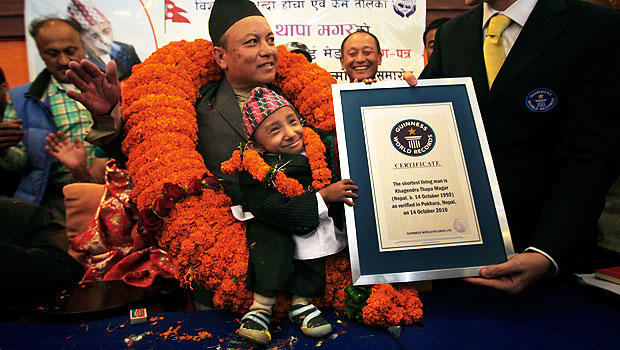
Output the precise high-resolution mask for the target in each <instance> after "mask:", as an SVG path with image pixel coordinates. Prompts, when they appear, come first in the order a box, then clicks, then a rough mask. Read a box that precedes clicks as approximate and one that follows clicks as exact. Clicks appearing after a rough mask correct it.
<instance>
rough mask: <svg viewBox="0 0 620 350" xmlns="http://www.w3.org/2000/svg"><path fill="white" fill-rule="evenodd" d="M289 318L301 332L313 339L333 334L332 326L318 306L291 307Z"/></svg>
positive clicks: (299, 305)
mask: <svg viewBox="0 0 620 350" xmlns="http://www.w3.org/2000/svg"><path fill="white" fill-rule="evenodd" d="M288 315H289V317H290V319H291V321H292V322H293V323H295V324H296V325H297V326H299V328H301V332H302V333H303V334H305V335H307V336H309V337H312V338H319V337H322V336H324V335H327V334H329V333H331V332H332V325H331V324H329V322H327V320H325V319H324V318H323V316H321V311H319V309H317V308H316V306H314V305H312V304H309V305H301V304H298V305H291V310H290V312H289V314H288Z"/></svg>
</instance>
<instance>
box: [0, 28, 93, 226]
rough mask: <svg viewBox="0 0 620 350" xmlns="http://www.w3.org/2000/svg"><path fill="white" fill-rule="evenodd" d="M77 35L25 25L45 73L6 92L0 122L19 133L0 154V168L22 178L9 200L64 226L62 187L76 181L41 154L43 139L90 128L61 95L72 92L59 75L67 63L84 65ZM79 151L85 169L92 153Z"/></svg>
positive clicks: (75, 30)
mask: <svg viewBox="0 0 620 350" xmlns="http://www.w3.org/2000/svg"><path fill="white" fill-rule="evenodd" d="M80 30H81V29H80V26H79V24H77V23H76V22H73V21H70V20H65V19H61V18H48V19H44V20H37V21H34V22H33V23H32V24H31V25H30V35H32V37H33V38H34V40H35V42H36V44H37V48H38V50H39V55H40V56H41V58H42V59H43V61H44V62H45V66H46V68H45V69H44V70H43V71H42V72H41V73H40V74H39V75H38V76H37V78H36V79H35V80H34V81H33V82H31V83H28V84H24V85H20V86H18V87H16V88H14V89H11V90H10V91H9V95H10V97H11V102H10V103H9V105H8V106H7V109H6V111H5V116H4V122H5V123H13V124H15V125H17V126H18V127H17V128H14V129H13V130H15V129H17V130H15V132H19V129H20V128H23V132H21V133H19V134H17V133H16V134H14V135H12V137H13V138H15V136H16V135H17V136H19V143H17V144H14V145H13V146H11V147H4V148H3V149H1V150H0V151H1V152H2V154H1V155H0V167H1V168H3V169H5V170H9V171H13V172H17V173H19V174H21V175H22V179H21V182H20V184H19V186H18V188H17V190H16V191H15V194H14V195H13V197H15V198H17V199H21V200H25V201H29V202H32V203H35V204H40V205H41V206H43V207H44V208H46V209H47V210H48V212H49V213H50V214H51V215H52V219H53V220H57V221H60V222H64V221H65V212H64V201H63V196H62V187H63V186H64V185H66V184H68V183H70V182H72V181H73V180H79V179H72V178H71V174H70V172H69V170H68V169H67V168H66V167H65V166H64V165H62V164H61V163H60V162H58V161H56V160H54V159H53V157H52V156H50V155H49V154H48V153H47V152H46V150H45V145H46V144H47V142H46V140H45V137H46V136H48V134H49V133H56V132H57V131H62V132H63V133H64V134H65V135H67V137H69V138H70V139H73V137H74V136H77V137H78V138H83V136H84V134H85V133H86V128H87V127H88V125H89V123H90V119H91V116H90V113H89V112H88V111H87V110H86V108H84V106H82V105H81V104H80V103H78V102H76V101H74V100H72V99H70V98H69V97H67V94H66V91H67V90H68V89H70V88H72V85H70V84H69V80H68V78H67V76H66V74H65V73H66V71H67V69H68V68H69V62H70V61H76V60H82V59H84V46H83V45H82V40H81V38H80ZM20 125H21V126H20ZM24 135H25V136H24ZM0 137H1V136H0ZM14 141H15V140H14ZM0 144H3V142H2V140H0ZM85 147H86V151H87V154H88V161H89V164H90V162H91V161H92V155H93V150H94V147H93V146H92V145H89V144H87V145H85Z"/></svg>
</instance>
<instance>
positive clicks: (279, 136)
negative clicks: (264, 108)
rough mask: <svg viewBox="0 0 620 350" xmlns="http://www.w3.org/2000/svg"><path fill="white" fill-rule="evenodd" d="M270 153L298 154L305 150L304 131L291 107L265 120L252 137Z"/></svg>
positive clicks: (278, 111) (276, 112) (281, 109)
mask: <svg viewBox="0 0 620 350" xmlns="http://www.w3.org/2000/svg"><path fill="white" fill-rule="evenodd" d="M252 136H253V138H254V140H256V143H257V144H258V146H259V147H262V148H263V149H264V151H266V152H268V153H276V154H283V153H287V154H298V153H301V152H302V151H303V150H304V129H303V126H302V125H301V122H300V121H299V118H298V117H297V114H296V113H295V111H293V109H292V108H291V107H288V106H286V107H282V108H280V109H278V110H277V111H275V112H273V113H272V114H271V115H270V116H268V117H267V118H265V120H263V122H262V123H260V124H259V125H258V127H257V128H256V130H254V134H253V135H252Z"/></svg>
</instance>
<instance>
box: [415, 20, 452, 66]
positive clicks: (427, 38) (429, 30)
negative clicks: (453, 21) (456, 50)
mask: <svg viewBox="0 0 620 350" xmlns="http://www.w3.org/2000/svg"><path fill="white" fill-rule="evenodd" d="M449 20H450V18H448V17H441V18H437V19H435V20H433V21H432V22H431V23H429V24H428V26H427V27H426V29H425V30H424V35H423V36H422V39H424V49H425V50H426V57H427V58H429V59H430V57H431V55H432V54H433V47H434V46H435V32H437V28H439V26H440V25H442V24H444V23H446V22H448V21H449Z"/></svg>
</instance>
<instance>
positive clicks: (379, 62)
mask: <svg viewBox="0 0 620 350" xmlns="http://www.w3.org/2000/svg"><path fill="white" fill-rule="evenodd" d="M382 58H383V55H381V52H379V61H377V66H380V65H381V59H382Z"/></svg>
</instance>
